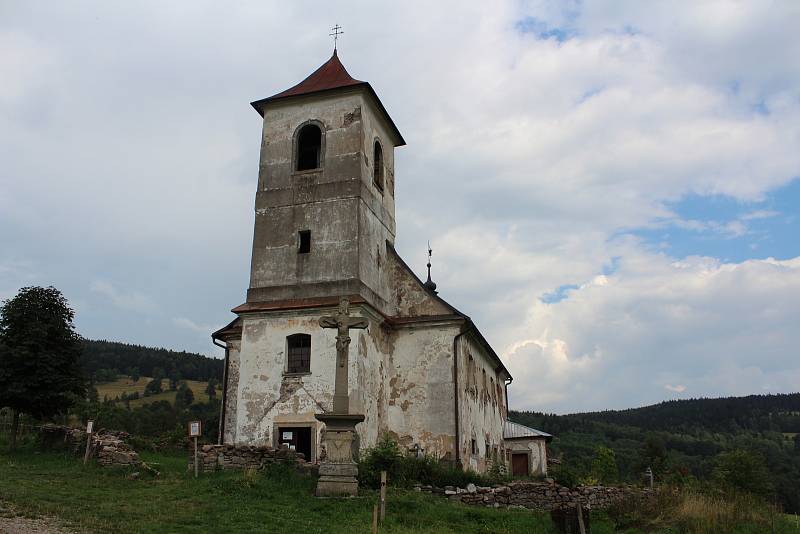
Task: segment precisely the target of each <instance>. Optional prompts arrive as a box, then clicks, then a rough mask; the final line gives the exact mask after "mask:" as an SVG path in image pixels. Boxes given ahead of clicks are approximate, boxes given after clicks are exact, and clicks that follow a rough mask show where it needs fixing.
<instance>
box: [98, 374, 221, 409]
mask: <svg viewBox="0 0 800 534" xmlns="http://www.w3.org/2000/svg"><path fill="white" fill-rule="evenodd" d="M151 380H152V378H150V377H147V376H141V377H139V380H137V381H136V382H134V381H133V379H132V378H131V377H129V376H120V377H119V378H117V379H116V380H115V381H113V382H103V383H100V384H97V385H95V388H97V395H98V396H99V398H100V399H101V400H102V399H103V397H104V396H107V397H108V398H109V399H112V400H113V399H114V398H116V397H119V396H121V395H122V394H123V393H127V394H128V395H130V394H131V393H133V392H135V391H137V392H139V398H138V399H136V400H132V401H130V404H131V407H132V408H135V407H137V406H142V405H144V404H147V403H150V402H155V401H159V400H166V401H169V402H170V403H172V404H175V395H176V392H175V391H169V380H167V379H164V380H162V381H161V388H162V389H163V390H164V392H163V393H158V394H156V395H150V396H149V397H144V388H145V387H146V386H147V384H148V383H149V382H150V381H151ZM185 382H186V385H188V386H189V389H191V390H192V393H194V402H195V403H198V402H208V395H207V394H206V388H207V387H208V382H201V381H198V380H186V381H185ZM217 391H218V392H219V391H220V390H219V388H217ZM217 395H218V396H219V393H217Z"/></svg>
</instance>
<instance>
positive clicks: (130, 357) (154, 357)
mask: <svg viewBox="0 0 800 534" xmlns="http://www.w3.org/2000/svg"><path fill="white" fill-rule="evenodd" d="M82 365H83V368H84V369H85V371H86V373H87V374H88V375H89V376H92V377H94V378H95V379H99V380H102V379H103V377H105V376H108V375H109V372H110V373H113V374H122V375H133V374H136V375H141V376H155V375H160V376H164V377H168V376H173V375H175V374H176V373H177V374H178V375H179V376H180V378H181V379H183V380H201V381H208V380H209V379H210V378H216V379H217V380H222V367H223V365H224V362H223V360H221V359H217V358H209V357H208V356H204V355H202V354H196V353H193V352H185V351H180V352H178V351H174V350H169V349H161V348H152V347H142V346H140V345H129V344H127V343H118V342H115V341H105V340H90V339H86V340H84V341H83V357H82ZM112 380H113V378H112Z"/></svg>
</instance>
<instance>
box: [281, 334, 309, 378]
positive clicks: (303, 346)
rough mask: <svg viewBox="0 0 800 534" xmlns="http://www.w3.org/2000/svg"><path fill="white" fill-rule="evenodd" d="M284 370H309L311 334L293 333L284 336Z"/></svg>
mask: <svg viewBox="0 0 800 534" xmlns="http://www.w3.org/2000/svg"><path fill="white" fill-rule="evenodd" d="M286 354H287V360H286V372H287V373H310V372H311V336H309V335H308V334H293V335H291V336H289V337H287V338H286Z"/></svg>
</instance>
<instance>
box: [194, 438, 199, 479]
mask: <svg viewBox="0 0 800 534" xmlns="http://www.w3.org/2000/svg"><path fill="white" fill-rule="evenodd" d="M197 470H198V469H197V436H195V437H194V478H197Z"/></svg>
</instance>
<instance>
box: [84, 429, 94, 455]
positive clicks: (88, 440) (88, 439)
mask: <svg viewBox="0 0 800 534" xmlns="http://www.w3.org/2000/svg"><path fill="white" fill-rule="evenodd" d="M93 433H94V421H92V420H91V419H90V420H89V421H87V422H86V452H85V453H84V455H83V465H86V462H88V461H89V451H90V450H91V449H92V434H93Z"/></svg>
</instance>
